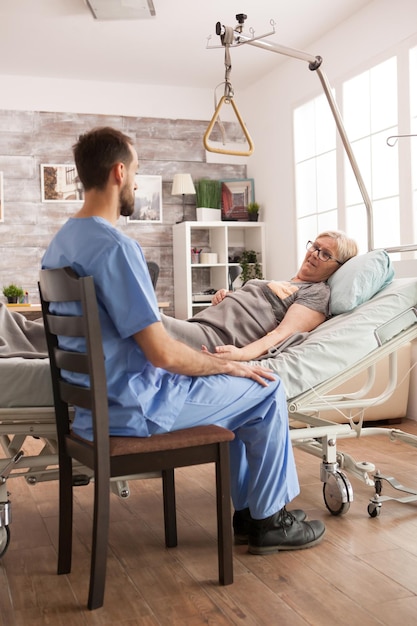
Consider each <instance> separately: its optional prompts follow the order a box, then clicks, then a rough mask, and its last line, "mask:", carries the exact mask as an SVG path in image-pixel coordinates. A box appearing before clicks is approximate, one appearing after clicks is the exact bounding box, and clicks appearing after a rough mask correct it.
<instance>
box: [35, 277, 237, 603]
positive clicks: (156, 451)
mask: <svg viewBox="0 0 417 626" xmlns="http://www.w3.org/2000/svg"><path fill="white" fill-rule="evenodd" d="M39 291H40V296H41V303H42V314H43V318H44V323H45V332H46V338H47V343H48V351H49V357H50V366H51V375H52V387H53V394H54V404H55V414H56V422H57V432H58V446H59V546H58V574H67V573H69V572H70V570H71V555H72V517H73V477H72V459H76V460H78V461H79V462H81V463H82V464H83V465H85V466H86V467H88V468H90V469H92V470H93V472H94V518H93V532H92V551H91V570H90V589H89V597H88V608H89V609H95V608H98V607H100V606H102V605H103V601H104V587H105V578H106V561H107V543H108V531H109V505H110V478H114V477H122V476H132V475H137V474H142V473H147V472H155V471H160V472H161V475H162V486H163V490H162V491H163V506H164V520H165V545H166V547H170V548H171V547H174V546H176V545H177V527H176V506H175V484H174V468H176V467H184V466H189V465H199V464H203V463H215V464H216V493H217V530H218V564H219V567H218V569H219V582H220V584H222V585H229V584H231V583H232V582H233V562H232V532H231V507H230V474H229V441H231V440H232V439H233V437H234V435H233V433H232V432H231V431H229V430H226V429H224V428H220V427H218V426H199V427H195V428H187V429H184V430H178V431H173V432H170V433H166V434H158V435H152V436H151V437H112V436H109V426H108V404H107V392H106V389H107V386H106V373H105V367H104V357H103V348H102V337H101V329H100V322H99V315H98V306H97V300H96V294H95V288H94V281H93V278H92V277H91V276H88V277H85V278H79V277H78V276H77V275H76V274H75V273H74V272H73V271H72V270H71V269H70V268H61V269H54V270H42V271H41V272H40V280H39ZM68 301H71V302H73V301H76V302H79V303H80V311H81V312H80V314H79V315H77V316H60V315H56V314H53V313H52V312H50V310H49V303H51V302H68ZM57 336H67V337H83V338H85V344H86V347H85V352H83V353H79V352H69V351H66V350H63V349H61V348H59V347H58V340H57ZM61 369H64V370H68V371H71V372H78V373H82V374H88V375H89V377H90V378H89V380H90V386H89V387H80V386H78V385H75V384H70V383H68V382H66V381H65V380H64V379H63V378H62V377H61ZM69 406H80V407H84V408H88V409H91V412H92V416H93V430H94V440H93V441H92V442H89V441H86V440H84V439H82V438H80V437H78V436H77V435H75V434H73V433H72V432H71V424H70V418H69V410H68V407H69Z"/></svg>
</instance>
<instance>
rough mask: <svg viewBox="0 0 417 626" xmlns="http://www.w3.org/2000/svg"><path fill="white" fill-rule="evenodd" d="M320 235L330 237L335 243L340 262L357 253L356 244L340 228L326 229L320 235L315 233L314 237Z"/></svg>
mask: <svg viewBox="0 0 417 626" xmlns="http://www.w3.org/2000/svg"><path fill="white" fill-rule="evenodd" d="M320 237H330V238H331V239H334V240H335V241H336V243H337V258H338V260H339V261H340V262H341V263H345V262H346V261H348V260H349V259H351V258H352V257H353V256H356V255H357V254H358V245H357V243H356V241H355V240H354V239H351V237H348V236H347V235H346V234H345V233H343V232H342V231H340V230H326V231H325V232H323V233H320V235H317V237H316V239H319V238H320Z"/></svg>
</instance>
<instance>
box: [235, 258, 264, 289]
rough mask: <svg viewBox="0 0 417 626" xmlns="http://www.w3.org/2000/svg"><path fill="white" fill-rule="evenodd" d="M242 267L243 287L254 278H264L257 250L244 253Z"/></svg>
mask: <svg viewBox="0 0 417 626" xmlns="http://www.w3.org/2000/svg"><path fill="white" fill-rule="evenodd" d="M240 267H241V268H242V273H241V274H240V279H241V281H242V285H244V284H245V283H247V282H248V280H251V279H252V278H260V279H262V278H263V275H262V268H261V266H260V264H259V261H258V256H257V253H256V252H255V250H244V251H243V252H242V256H241V258H240Z"/></svg>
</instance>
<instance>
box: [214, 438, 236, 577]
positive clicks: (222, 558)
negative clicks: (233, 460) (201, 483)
mask: <svg viewBox="0 0 417 626" xmlns="http://www.w3.org/2000/svg"><path fill="white" fill-rule="evenodd" d="M216 499H217V542H218V555H219V556H218V558H219V582H220V584H221V585H231V584H232V583H233V543H232V518H231V515H232V512H231V506H230V464H229V444H228V443H227V442H226V443H219V444H218V460H217V462H216Z"/></svg>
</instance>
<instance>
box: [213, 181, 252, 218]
mask: <svg viewBox="0 0 417 626" xmlns="http://www.w3.org/2000/svg"><path fill="white" fill-rule="evenodd" d="M221 199H222V205H221V206H222V219H223V220H225V221H233V222H247V221H248V219H249V217H248V205H249V204H250V203H253V202H254V200H255V183H254V180H253V178H242V179H234V180H222V181H221Z"/></svg>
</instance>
